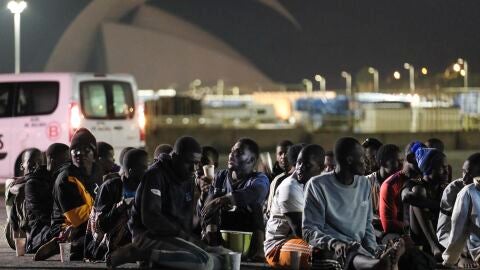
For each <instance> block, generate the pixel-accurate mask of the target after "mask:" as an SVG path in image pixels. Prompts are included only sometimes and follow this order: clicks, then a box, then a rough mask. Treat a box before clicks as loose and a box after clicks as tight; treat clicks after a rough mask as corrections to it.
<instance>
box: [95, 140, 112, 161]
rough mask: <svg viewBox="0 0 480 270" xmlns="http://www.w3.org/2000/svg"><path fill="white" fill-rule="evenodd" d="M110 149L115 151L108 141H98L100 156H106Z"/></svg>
mask: <svg viewBox="0 0 480 270" xmlns="http://www.w3.org/2000/svg"><path fill="white" fill-rule="evenodd" d="M109 151H113V146H112V145H110V144H109V143H106V142H97V152H98V157H102V158H104V157H106V156H107V155H108V152H109Z"/></svg>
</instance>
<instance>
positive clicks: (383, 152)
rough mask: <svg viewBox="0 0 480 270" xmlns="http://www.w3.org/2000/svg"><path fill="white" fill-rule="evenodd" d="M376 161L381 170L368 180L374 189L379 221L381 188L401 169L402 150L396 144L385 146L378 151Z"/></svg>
mask: <svg viewBox="0 0 480 270" xmlns="http://www.w3.org/2000/svg"><path fill="white" fill-rule="evenodd" d="M376 160H377V164H378V165H379V166H380V168H379V169H378V171H375V172H373V173H371V174H369V175H367V179H368V180H369V181H370V185H371V187H372V206H373V214H374V216H375V217H376V218H377V220H378V207H379V206H378V200H379V197H380V187H381V186H382V183H383V182H384V181H385V179H387V178H388V177H390V176H391V175H392V174H394V173H396V172H397V171H398V170H399V169H400V166H401V157H400V148H398V146H396V145H394V144H384V145H382V146H381V147H380V148H379V149H378V151H377V157H376Z"/></svg>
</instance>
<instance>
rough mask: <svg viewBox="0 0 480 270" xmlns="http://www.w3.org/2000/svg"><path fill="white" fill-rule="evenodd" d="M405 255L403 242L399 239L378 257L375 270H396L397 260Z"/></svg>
mask: <svg viewBox="0 0 480 270" xmlns="http://www.w3.org/2000/svg"><path fill="white" fill-rule="evenodd" d="M404 253H405V241H404V240H403V239H399V240H398V241H397V242H395V243H394V244H393V246H392V247H391V248H389V249H386V250H385V252H384V253H383V254H382V256H380V260H379V261H378V263H377V265H376V266H375V268H374V269H375V270H398V260H399V259H400V257H401V256H402V255H403V254H404Z"/></svg>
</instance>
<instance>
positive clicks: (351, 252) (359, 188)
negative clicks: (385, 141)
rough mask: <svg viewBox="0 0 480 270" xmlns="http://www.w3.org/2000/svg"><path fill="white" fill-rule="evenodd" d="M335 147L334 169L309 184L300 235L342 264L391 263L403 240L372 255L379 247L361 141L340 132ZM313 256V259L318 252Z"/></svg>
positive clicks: (383, 266) (362, 266) (401, 250)
mask: <svg viewBox="0 0 480 270" xmlns="http://www.w3.org/2000/svg"><path fill="white" fill-rule="evenodd" d="M334 153H335V159H336V161H337V167H336V168H335V171H333V172H331V173H327V174H323V175H321V176H317V177H314V178H313V179H311V180H310V182H309V183H308V184H307V187H306V190H305V208H304V212H303V214H304V217H303V224H302V226H303V238H304V239H305V240H306V241H307V242H308V244H310V245H311V246H313V247H314V248H316V249H319V250H321V251H322V252H323V253H325V257H328V258H330V259H336V260H337V261H338V262H340V263H341V264H343V267H344V268H345V269H389V270H390V269H395V268H396V267H398V266H397V263H398V259H399V257H400V256H401V255H402V254H403V253H404V252H405V247H404V243H403V240H399V241H398V242H397V243H396V245H395V246H394V247H393V248H392V249H387V250H386V251H385V252H384V253H383V254H382V255H381V257H379V258H376V257H375V254H376V253H377V249H378V247H377V243H376V241H375V235H374V230H373V225H372V218H373V215H372V204H371V203H370V195H371V194H370V182H369V181H368V180H367V179H366V178H365V176H363V174H364V173H365V161H364V158H365V157H364V153H363V149H362V146H361V145H360V143H359V142H358V141H357V140H356V139H354V138H350V137H346V138H341V139H339V140H338V141H337V142H336V143H335V150H334ZM312 260H313V264H314V265H315V262H316V257H315V256H314V257H313V258H312Z"/></svg>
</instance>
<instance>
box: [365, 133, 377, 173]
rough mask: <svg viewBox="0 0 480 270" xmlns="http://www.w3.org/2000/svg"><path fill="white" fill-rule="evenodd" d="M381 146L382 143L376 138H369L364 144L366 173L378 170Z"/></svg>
mask: <svg viewBox="0 0 480 270" xmlns="http://www.w3.org/2000/svg"><path fill="white" fill-rule="evenodd" d="M381 146H382V142H380V141H379V140H378V139H375V138H367V139H366V140H365V141H364V142H363V143H362V147H363V150H364V151H365V163H366V173H371V172H374V171H376V170H378V168H379V165H378V164H377V159H376V156H377V151H378V149H380V147H381Z"/></svg>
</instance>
